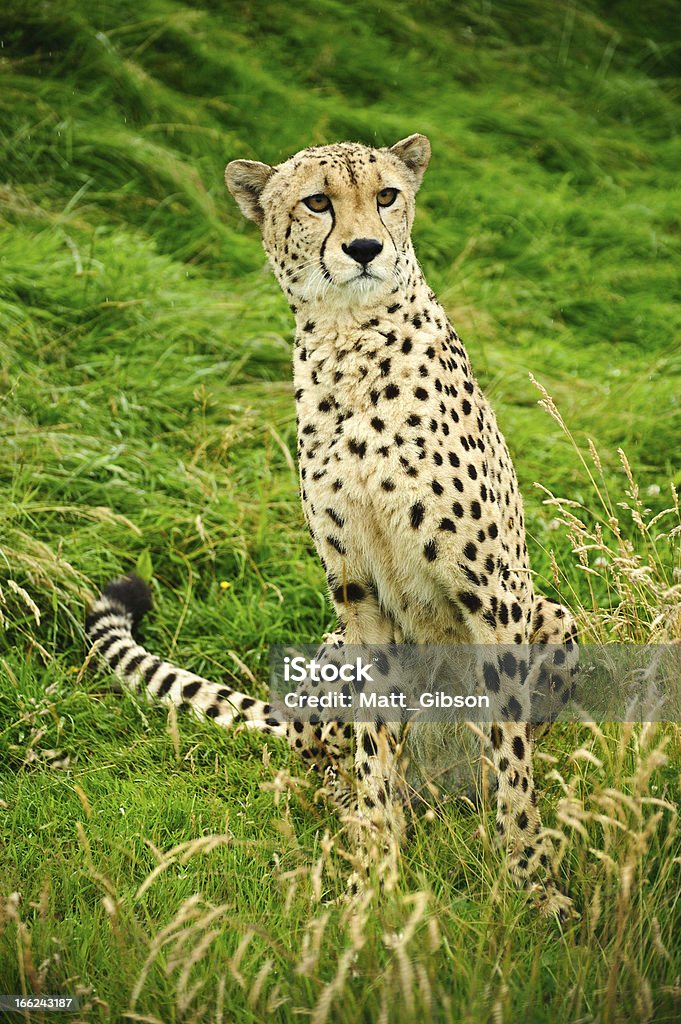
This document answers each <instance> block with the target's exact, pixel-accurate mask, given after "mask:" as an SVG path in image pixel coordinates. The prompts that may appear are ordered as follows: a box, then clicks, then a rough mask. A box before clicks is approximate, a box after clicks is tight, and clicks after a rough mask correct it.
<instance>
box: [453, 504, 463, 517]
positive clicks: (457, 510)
mask: <svg viewBox="0 0 681 1024" xmlns="http://www.w3.org/2000/svg"><path fill="white" fill-rule="evenodd" d="M452 512H453V513H454V515H455V516H456V518H457V519H462V518H463V505H462V504H461V502H459V501H455V502H454V504H453V505H452Z"/></svg>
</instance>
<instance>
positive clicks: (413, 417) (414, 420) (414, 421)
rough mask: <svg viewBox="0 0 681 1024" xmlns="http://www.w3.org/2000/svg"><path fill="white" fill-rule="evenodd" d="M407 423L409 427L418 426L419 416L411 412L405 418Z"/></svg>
mask: <svg viewBox="0 0 681 1024" xmlns="http://www.w3.org/2000/svg"><path fill="white" fill-rule="evenodd" d="M407 423H408V424H409V426H410V427H418V426H420V423H421V417H420V416H417V415H416V414H415V413H412V414H411V416H409V417H408V418H407ZM440 461H442V460H440Z"/></svg>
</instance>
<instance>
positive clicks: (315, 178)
mask: <svg viewBox="0 0 681 1024" xmlns="http://www.w3.org/2000/svg"><path fill="white" fill-rule="evenodd" d="M429 159H430V143H429V142H428V139H427V138H426V137H425V136H424V135H410V136H409V138H407V139H403V140H402V141H400V142H397V143H396V144H395V145H394V146H392V147H390V148H389V149H373V148H371V147H369V146H362V145H359V144H354V143H339V144H337V145H333V146H313V147H311V148H310V149H304V150H302V151H301V152H300V153H296V155H295V156H292V157H291V158H290V159H289V160H286V161H285V162H284V163H281V164H278V165H277V166H275V167H270V166H269V165H268V164H261V163H256V162H255V161H252V160H233V161H232V162H231V163H229V164H228V165H227V168H226V171H225V181H226V183H227V187H228V188H229V190H230V192H231V193H232V195H233V196H234V198H235V199H236V201H237V203H238V204H239V206H240V208H241V210H242V212H243V213H244V214H245V216H246V217H248V218H249V220H253V221H255V223H256V224H258V225H259V227H260V229H261V231H262V237H263V245H264V247H265V252H266V253H267V255H268V258H269V261H270V264H271V266H272V268H273V270H274V273H275V275H276V277H277V280H278V281H279V283H280V285H281V287H282V289H283V290H284V292H285V294H286V295H287V298H288V299H289V302H290V303H291V304H294V303H295V304H296V305H297V304H298V303H304V304H308V305H309V304H317V303H322V304H323V305H324V306H336V307H341V308H348V307H362V306H365V305H369V304H372V303H375V302H376V301H377V300H378V299H380V298H381V297H382V296H383V295H388V294H390V293H391V292H395V291H396V290H397V289H399V287H400V285H401V284H402V283H403V282H404V281H406V278H407V273H408V269H409V266H410V264H411V263H412V262H413V261H414V254H413V249H412V246H411V238H410V234H411V226H412V223H413V219H414V200H415V197H416V193H417V191H418V188H419V185H420V184H421V179H422V178H423V174H424V172H425V170H426V167H427V166H428V161H429Z"/></svg>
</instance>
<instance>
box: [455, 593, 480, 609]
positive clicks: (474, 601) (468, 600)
mask: <svg viewBox="0 0 681 1024" xmlns="http://www.w3.org/2000/svg"><path fill="white" fill-rule="evenodd" d="M459 600H460V601H461V603H462V604H463V605H465V606H466V608H468V611H469V612H472V613H473V614H475V613H476V612H479V611H480V609H481V608H482V601H481V600H480V598H479V597H478V595H477V594H472V593H471V591H470V590H460V591H459Z"/></svg>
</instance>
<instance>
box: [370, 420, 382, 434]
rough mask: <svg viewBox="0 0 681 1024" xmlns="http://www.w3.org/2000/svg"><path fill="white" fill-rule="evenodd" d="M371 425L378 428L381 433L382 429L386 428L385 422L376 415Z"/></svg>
mask: <svg viewBox="0 0 681 1024" xmlns="http://www.w3.org/2000/svg"><path fill="white" fill-rule="evenodd" d="M371 426H372V427H373V428H374V430H377V431H378V432H379V434H380V433H381V431H382V430H385V423H384V422H383V420H382V419H380V417H378V416H374V418H373V419H372V421H371Z"/></svg>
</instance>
